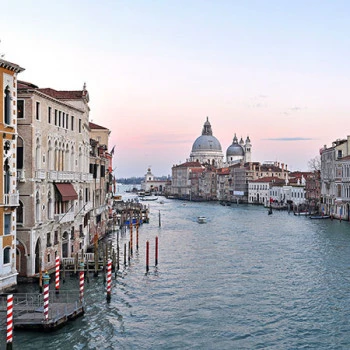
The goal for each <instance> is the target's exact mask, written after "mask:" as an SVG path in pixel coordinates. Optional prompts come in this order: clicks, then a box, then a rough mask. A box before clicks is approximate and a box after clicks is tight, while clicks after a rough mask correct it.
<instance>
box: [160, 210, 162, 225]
mask: <svg viewBox="0 0 350 350" xmlns="http://www.w3.org/2000/svg"><path fill="white" fill-rule="evenodd" d="M161 226H162V223H161V220H160V210H159V227H161Z"/></svg>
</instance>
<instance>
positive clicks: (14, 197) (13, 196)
mask: <svg viewBox="0 0 350 350" xmlns="http://www.w3.org/2000/svg"><path fill="white" fill-rule="evenodd" d="M4 205H7V206H11V207H17V206H18V205H19V193H6V194H4Z"/></svg>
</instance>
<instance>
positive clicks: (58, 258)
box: [55, 255, 60, 294]
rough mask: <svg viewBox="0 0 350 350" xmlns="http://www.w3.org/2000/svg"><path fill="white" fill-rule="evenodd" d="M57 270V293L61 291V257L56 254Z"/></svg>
mask: <svg viewBox="0 0 350 350" xmlns="http://www.w3.org/2000/svg"><path fill="white" fill-rule="evenodd" d="M55 264H56V271H55V289H56V294H58V293H59V292H60V257H59V256H58V255H57V256H56V261H55Z"/></svg>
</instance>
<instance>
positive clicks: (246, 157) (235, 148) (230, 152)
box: [226, 134, 252, 165]
mask: <svg viewBox="0 0 350 350" xmlns="http://www.w3.org/2000/svg"><path fill="white" fill-rule="evenodd" d="M251 152H252V145H251V143H250V138H249V136H247V138H246V140H245V142H244V141H243V138H242V137H241V139H240V141H239V143H238V139H237V136H236V134H235V136H234V138H233V142H232V144H231V145H230V146H229V147H228V148H227V151H226V162H227V165H233V164H236V163H239V162H240V161H241V160H243V162H244V163H247V162H251V158H252V154H251Z"/></svg>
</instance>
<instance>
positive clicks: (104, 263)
mask: <svg viewBox="0 0 350 350" xmlns="http://www.w3.org/2000/svg"><path fill="white" fill-rule="evenodd" d="M103 248H104V249H103V250H102V253H103V283H106V268H107V261H106V259H107V257H106V252H107V249H106V248H105V246H103Z"/></svg>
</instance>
